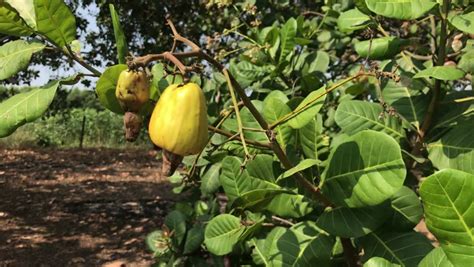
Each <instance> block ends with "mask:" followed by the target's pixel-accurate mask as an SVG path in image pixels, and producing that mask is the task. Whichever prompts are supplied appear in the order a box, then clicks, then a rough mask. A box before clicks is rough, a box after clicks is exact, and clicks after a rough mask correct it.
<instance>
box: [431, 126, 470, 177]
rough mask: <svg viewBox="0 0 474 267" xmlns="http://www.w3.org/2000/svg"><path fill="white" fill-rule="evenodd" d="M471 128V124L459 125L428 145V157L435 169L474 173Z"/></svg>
mask: <svg viewBox="0 0 474 267" xmlns="http://www.w3.org/2000/svg"><path fill="white" fill-rule="evenodd" d="M473 126H474V124H473V123H468V124H459V125H458V126H456V127H454V128H453V129H451V130H450V131H449V132H447V133H446V134H444V135H443V136H442V137H441V139H440V140H438V141H437V142H435V143H431V144H429V145H428V152H429V154H428V157H429V159H430V160H431V162H432V163H433V165H434V166H435V167H436V168H438V169H447V168H451V169H458V170H461V171H465V172H469V173H474V139H473V138H472V129H473Z"/></svg>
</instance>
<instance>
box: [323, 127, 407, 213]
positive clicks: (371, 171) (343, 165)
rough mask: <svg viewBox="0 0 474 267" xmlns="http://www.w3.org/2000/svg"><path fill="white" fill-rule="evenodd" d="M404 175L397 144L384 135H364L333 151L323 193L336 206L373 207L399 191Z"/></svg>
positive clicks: (324, 180) (369, 133) (324, 178)
mask: <svg viewBox="0 0 474 267" xmlns="http://www.w3.org/2000/svg"><path fill="white" fill-rule="evenodd" d="M405 175H406V169H405V165H404V162H403V159H402V153H401V150H400V147H399V145H398V144H397V142H396V141H395V140H394V139H393V138H391V137H390V136H388V135H386V134H384V133H380V132H375V131H371V130H366V131H361V132H359V133H357V134H355V135H353V136H351V137H350V138H348V139H346V140H345V141H344V142H343V143H342V144H340V145H339V146H337V148H336V149H334V150H333V151H332V153H331V155H330V158H329V165H328V167H327V169H326V170H325V171H324V173H323V175H322V176H323V181H322V192H323V193H324V195H325V196H326V197H327V198H329V199H330V200H331V201H332V202H334V203H335V204H337V205H341V206H346V207H352V208H357V207H365V206H374V205H377V204H380V203H382V202H383V201H385V200H387V199H389V198H390V197H391V196H392V195H393V194H395V193H396V192H397V191H398V190H400V188H401V187H402V185H403V181H404V180H405Z"/></svg>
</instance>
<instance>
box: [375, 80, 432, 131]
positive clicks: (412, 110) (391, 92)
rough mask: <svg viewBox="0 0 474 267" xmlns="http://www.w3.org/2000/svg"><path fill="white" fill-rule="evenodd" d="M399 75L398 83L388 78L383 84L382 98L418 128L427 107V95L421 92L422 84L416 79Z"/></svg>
mask: <svg viewBox="0 0 474 267" xmlns="http://www.w3.org/2000/svg"><path fill="white" fill-rule="evenodd" d="M401 77H402V79H401V81H400V83H396V82H394V81H392V80H390V81H389V82H388V83H387V84H386V85H385V87H384V89H383V99H384V101H385V102H387V103H388V104H389V105H390V106H392V107H393V108H395V110H396V111H397V113H398V114H400V115H401V116H402V117H403V119H405V120H406V121H408V122H409V123H411V124H412V125H413V126H414V127H415V128H416V129H417V130H419V129H420V127H421V124H422V123H423V118H424V116H425V113H426V110H427V109H428V104H429V97H428V96H427V95H425V94H424V93H423V92H422V89H423V88H424V86H423V85H422V84H420V83H417V81H418V80H416V79H411V78H409V77H406V76H403V75H402V76H401Z"/></svg>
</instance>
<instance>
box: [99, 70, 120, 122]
mask: <svg viewBox="0 0 474 267" xmlns="http://www.w3.org/2000/svg"><path fill="white" fill-rule="evenodd" d="M126 69H127V65H125V64H119V65H114V66H111V67H108V68H107V69H105V71H104V73H102V75H101V76H100V78H99V80H98V81H97V85H96V89H95V91H96V93H97V96H98V97H99V101H100V103H101V104H102V106H104V107H105V108H106V109H108V110H110V111H113V112H115V113H118V114H123V110H122V108H121V107H120V104H119V102H118V100H117V98H116V97H115V87H117V80H118V77H119V75H120V72H122V71H123V70H126Z"/></svg>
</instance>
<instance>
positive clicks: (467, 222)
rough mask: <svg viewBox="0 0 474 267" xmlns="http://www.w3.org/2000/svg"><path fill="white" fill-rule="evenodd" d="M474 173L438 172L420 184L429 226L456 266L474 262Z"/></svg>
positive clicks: (468, 264)
mask: <svg viewBox="0 0 474 267" xmlns="http://www.w3.org/2000/svg"><path fill="white" fill-rule="evenodd" d="M473 192H474V175H473V174H471V173H466V172H462V171H458V170H453V169H446V170H442V171H439V172H437V173H435V174H433V175H431V176H429V177H428V178H426V180H425V181H424V182H423V183H422V184H421V187H420V195H421V199H422V201H423V206H424V209H425V220H426V225H427V226H428V229H429V230H430V232H431V233H433V234H434V235H435V236H436V238H437V239H438V241H439V242H440V244H441V247H442V248H443V250H444V252H445V253H446V255H447V257H448V259H449V261H451V262H452V263H453V265H454V266H470V265H471V264H472V263H473V262H474V194H473Z"/></svg>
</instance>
